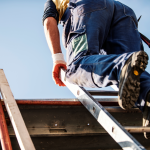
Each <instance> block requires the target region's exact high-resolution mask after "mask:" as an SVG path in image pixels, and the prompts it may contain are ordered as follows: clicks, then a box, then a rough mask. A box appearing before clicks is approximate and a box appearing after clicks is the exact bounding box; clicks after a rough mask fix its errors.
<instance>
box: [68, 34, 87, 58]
mask: <svg viewBox="0 0 150 150" xmlns="http://www.w3.org/2000/svg"><path fill="white" fill-rule="evenodd" d="M71 43H72V48H73V52H74V56H76V55H77V54H78V53H79V52H82V51H84V50H87V49H88V44H87V37H86V34H83V35H81V36H79V37H77V38H75V39H73V40H72V42H71Z"/></svg>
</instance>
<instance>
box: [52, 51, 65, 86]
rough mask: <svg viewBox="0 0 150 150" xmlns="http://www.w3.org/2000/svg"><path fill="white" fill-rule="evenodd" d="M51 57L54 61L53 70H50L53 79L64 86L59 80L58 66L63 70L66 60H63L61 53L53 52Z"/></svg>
mask: <svg viewBox="0 0 150 150" xmlns="http://www.w3.org/2000/svg"><path fill="white" fill-rule="evenodd" d="M52 57H53V62H54V66H53V72H52V75H53V80H54V81H55V83H56V84H57V85H59V86H66V85H65V84H64V83H63V82H62V81H61V80H60V77H59V75H60V68H64V69H65V70H66V69H67V66H66V62H65V60H64V57H63V54H62V53H58V54H54V55H53V56H52Z"/></svg>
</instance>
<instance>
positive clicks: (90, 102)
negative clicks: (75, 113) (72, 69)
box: [60, 69, 145, 150]
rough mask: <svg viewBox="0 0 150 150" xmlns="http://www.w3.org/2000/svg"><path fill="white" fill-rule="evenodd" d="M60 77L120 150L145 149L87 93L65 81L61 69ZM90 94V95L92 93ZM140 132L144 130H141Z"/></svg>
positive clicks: (63, 72)
mask: <svg viewBox="0 0 150 150" xmlns="http://www.w3.org/2000/svg"><path fill="white" fill-rule="evenodd" d="M60 77H61V80H62V82H64V83H65V85H66V86H67V87H68V88H69V90H70V91H71V92H72V93H73V94H74V95H75V96H76V97H77V98H78V100H79V101H80V102H81V103H82V104H83V105H84V106H85V107H86V109H87V110H88V111H89V112H90V113H91V114H92V115H93V117H94V118H95V119H96V120H97V121H98V122H99V124H100V125H101V126H102V127H103V128H104V129H105V130H106V131H107V132H108V133H109V134H110V136H111V137H112V138H113V139H114V140H115V141H116V142H117V143H118V144H119V145H120V146H121V147H122V149H124V150H127V149H128V150H129V149H131V150H145V148H144V147H143V146H142V145H141V144H140V143H139V142H138V141H137V140H136V139H135V138H134V137H133V136H132V135H131V134H130V133H129V132H127V131H126V130H125V129H124V128H123V127H122V126H121V125H120V124H119V123H118V122H117V120H116V119H114V118H113V116H112V115H111V114H110V113H109V112H108V111H107V110H106V109H105V108H104V107H103V106H102V105H101V104H99V103H98V102H97V101H96V100H95V99H94V98H93V97H92V96H91V95H90V94H89V92H88V91H86V90H85V89H84V88H82V87H79V86H78V85H73V84H70V83H69V82H68V81H66V78H65V71H64V70H63V69H61V72H60ZM90 93H91V94H92V92H90ZM95 93H96V92H95ZM112 95H116V92H112ZM142 130H144V128H142Z"/></svg>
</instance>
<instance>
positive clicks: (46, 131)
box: [8, 126, 150, 137]
mask: <svg viewBox="0 0 150 150" xmlns="http://www.w3.org/2000/svg"><path fill="white" fill-rule="evenodd" d="M124 128H125V129H126V130H128V131H129V132H130V133H143V132H150V128H148V127H137V126H135V127H130V126H124ZM8 131H9V135H10V136H15V133H14V130H13V128H8ZM28 131H29V133H30V136H31V137H41V136H43V137H44V136H79V135H81V136H83V135H96V134H97V135H100V134H106V133H107V132H106V131H105V130H104V129H103V128H99V129H98V130H84V127H83V128H82V129H80V130H79V128H77V127H72V128H69V129H68V128H49V127H43V128H42V127H40V128H39V127H36V128H35V127H34V128H31V127H29V128H28Z"/></svg>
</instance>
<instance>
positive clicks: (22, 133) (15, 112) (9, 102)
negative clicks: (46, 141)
mask: <svg viewBox="0 0 150 150" xmlns="http://www.w3.org/2000/svg"><path fill="white" fill-rule="evenodd" d="M0 92H1V94H2V96H3V100H4V103H5V107H6V109H7V112H8V115H9V118H10V120H11V123H12V126H13V128H14V131H15V134H16V137H17V140H18V143H19V146H20V149H21V150H35V147H34V145H33V143H32V140H31V137H30V135H29V133H28V130H27V128H26V126H25V123H24V120H23V118H22V115H21V113H20V110H19V108H18V105H17V103H16V101H15V99H14V96H13V94H12V92H11V89H10V87H9V84H8V81H7V79H6V76H5V74H4V71H3V70H2V69H0ZM1 109H2V108H1ZM7 132H8V131H7ZM2 134H3V133H2ZM3 137H4V135H3V136H2V137H0V138H3ZM2 140H3V139H1V142H2ZM8 141H9V139H8ZM4 142H5V141H4ZM9 143H10V142H9ZM5 145H6V146H5ZM2 148H3V150H10V149H12V148H11V146H7V143H6V142H5V143H4V145H3V144H2Z"/></svg>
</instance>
